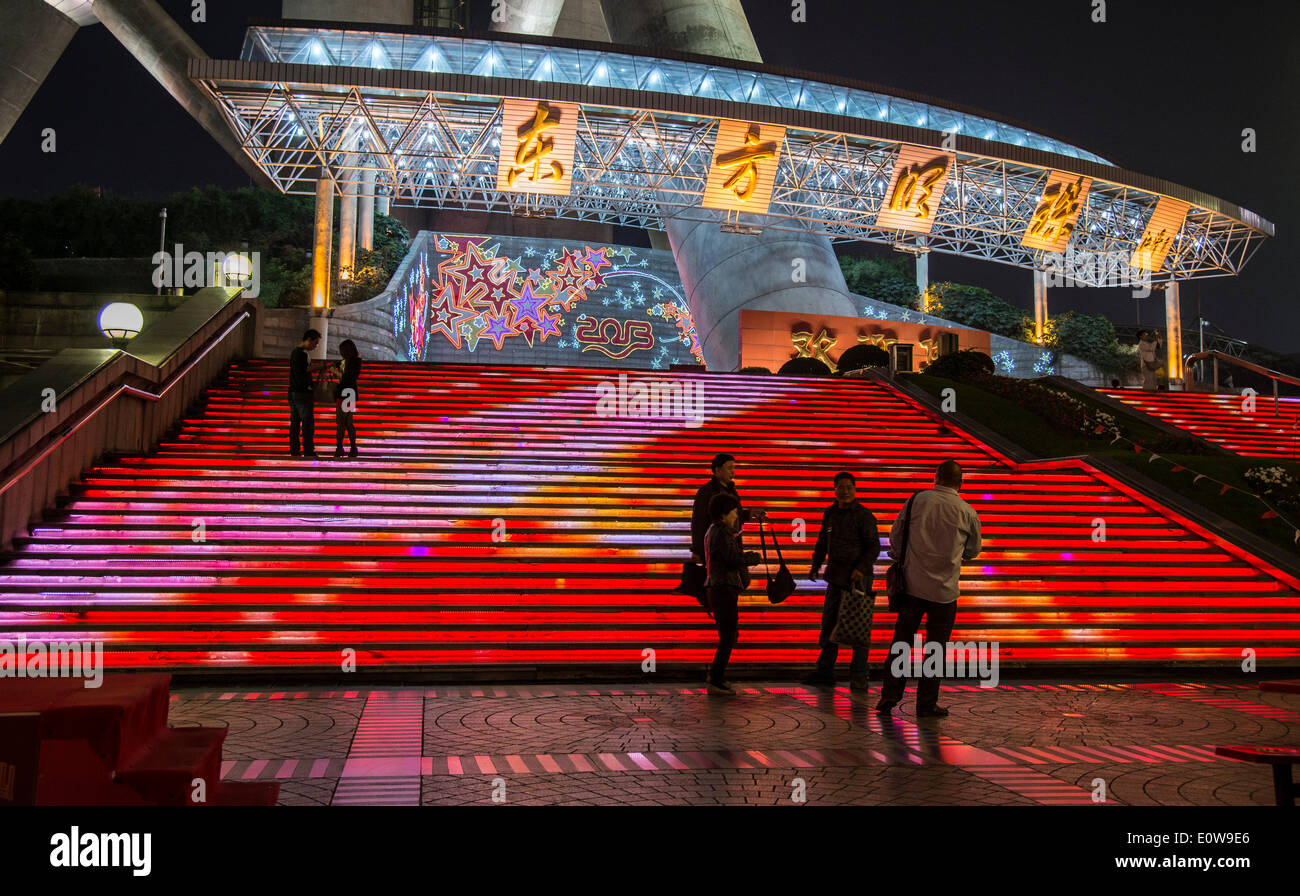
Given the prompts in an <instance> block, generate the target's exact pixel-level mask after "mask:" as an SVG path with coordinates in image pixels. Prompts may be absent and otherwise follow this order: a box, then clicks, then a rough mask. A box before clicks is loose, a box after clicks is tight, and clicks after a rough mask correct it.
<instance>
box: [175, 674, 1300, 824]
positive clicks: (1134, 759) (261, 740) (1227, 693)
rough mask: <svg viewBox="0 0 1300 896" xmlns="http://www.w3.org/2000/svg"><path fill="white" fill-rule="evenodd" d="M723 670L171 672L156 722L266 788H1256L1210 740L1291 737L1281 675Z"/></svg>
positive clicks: (906, 799)
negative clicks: (962, 677) (308, 683)
mask: <svg viewBox="0 0 1300 896" xmlns="http://www.w3.org/2000/svg"><path fill="white" fill-rule="evenodd" d="M736 687H737V688H738V689H739V690H740V695H739V696H738V697H735V698H730V699H727V698H717V697H709V696H707V695H706V694H705V693H704V691H703V689H701V688H696V687H688V686H686V685H682V684H678V685H672V684H666V685H661V686H647V685H645V684H596V683H587V682H579V683H572V682H570V683H563V684H554V685H547V684H528V685H523V686H520V685H478V684H475V685H466V686H460V687H454V686H429V687H423V686H421V687H391V688H389V687H383V688H380V687H376V688H358V689H356V690H345V689H327V688H289V687H286V688H283V689H278V688H277V689H263V690H252V689H249V690H230V689H219V688H209V687H202V688H185V687H181V688H173V697H172V704H171V714H170V724H172V725H174V726H180V725H215V726H227V727H228V728H229V729H230V733H229V735H228V736H227V739H226V742H225V748H224V756H225V760H226V761H225V763H224V765H223V768H222V774H223V777H224V778H226V779H227V780H241V781H250V780H275V781H279V782H280V784H281V790H280V802H281V804H283V805H470V804H480V805H483V804H486V805H491V804H492V803H494V802H496V803H505V804H514V805H555V804H562V805H734V804H760V805H800V804H807V805H818V804H821V805H1080V806H1085V805H1086V806H1094V805H1101V804H1108V805H1146V806H1151V805H1164V806H1219V805H1234V806H1249V805H1259V806H1268V805H1272V804H1273V802H1274V795H1273V786H1272V778H1271V772H1270V770H1269V767H1268V766H1261V765H1254V764H1248V763H1243V762H1238V761H1235V760H1229V759H1225V758H1223V757H1219V756H1216V755H1215V754H1214V748H1215V746H1218V745H1224V744H1272V745H1279V744H1282V745H1292V746H1294V745H1297V744H1300V695H1294V694H1281V693H1271V692H1260V691H1259V690H1258V689H1257V688H1256V686H1255V685H1254V684H1253V683H1252V684H1243V683H1225V682H1214V681H1175V680H1173V679H1169V680H1166V681H1160V682H1136V681H1122V680H1119V681H1117V680H1105V679H1098V680H1095V681H1092V680H1079V679H1071V680H1046V679H1036V680H1025V681H1007V680H1004V682H1003V683H1002V684H1001V685H1000V686H998V687H996V688H980V687H976V686H973V685H972V686H945V687H944V692H943V694H942V696H941V703H942V704H944V705H946V706H948V707H949V708H950V709H951V713H952V714H951V715H950V716H949V717H948V718H946V719H928V718H927V719H920V720H918V719H917V718H916V715H915V694H914V693H913V692H912V691H911V690H909V692H908V695H907V698H906V699H905V701H904V702H903V704H901V705H900V706H899V707H897V708H896V709H895V710H894V713H893V715H892V716H889V717H882V716H878V715H876V713H875V712H874V711H873V709H874V706H875V703H876V700H877V698H878V686H875V683H873V687H872V689H871V691H870V693H868V694H866V695H859V694H855V693H852V692H850V691H849V690H848V689H847V688H846V687H840V688H836V689H830V688H812V687H806V686H801V685H792V684H789V683H780V682H766V683H760V682H754V683H741V682H737V683H736ZM1095 795H1096V796H1100V795H1104V797H1105V800H1104V802H1103V801H1099V800H1097V799H1095V798H1094V796H1095Z"/></svg>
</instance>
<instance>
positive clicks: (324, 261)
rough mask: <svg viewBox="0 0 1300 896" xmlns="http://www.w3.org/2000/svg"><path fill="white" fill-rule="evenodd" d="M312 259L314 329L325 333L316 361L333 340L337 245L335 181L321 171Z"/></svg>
mask: <svg viewBox="0 0 1300 896" xmlns="http://www.w3.org/2000/svg"><path fill="white" fill-rule="evenodd" d="M314 237H315V239H314V241H313V246H312V258H311V326H312V327H313V328H314V329H317V330H319V331H320V333H321V341H320V346H319V347H318V348H317V349H316V353H315V355H316V357H317V358H324V357H325V347H326V344H327V343H328V341H329V340H328V338H327V337H328V336H329V316H328V315H329V307H330V285H331V283H332V281H333V278H332V276H331V274H332V266H331V264H330V255H331V251H332V249H333V243H334V179H333V178H332V177H330V175H329V172H327V171H325V170H323V169H322V170H321V171H320V179H319V180H318V181H316V227H315V230H314Z"/></svg>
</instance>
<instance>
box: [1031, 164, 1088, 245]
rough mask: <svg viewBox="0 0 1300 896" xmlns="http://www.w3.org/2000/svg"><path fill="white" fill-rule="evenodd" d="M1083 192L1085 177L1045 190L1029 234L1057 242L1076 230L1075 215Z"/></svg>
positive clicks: (1049, 241) (1046, 240)
mask: <svg viewBox="0 0 1300 896" xmlns="http://www.w3.org/2000/svg"><path fill="white" fill-rule="evenodd" d="M1082 192H1083V178H1082V177H1081V178H1079V179H1078V180H1076V181H1075V182H1074V183H1072V184H1053V185H1052V186H1050V187H1048V188H1047V189H1046V190H1044V191H1043V200H1042V202H1040V203H1039V204H1038V208H1037V209H1036V210H1035V211H1034V217H1033V220H1031V221H1030V222H1029V235H1030V236H1032V237H1037V238H1038V239H1041V240H1043V241H1044V242H1048V243H1055V242H1056V241H1057V240H1058V239H1060V238H1061V236H1063V235H1069V234H1070V233H1073V232H1074V216H1075V215H1076V214H1077V213H1078V211H1079V195H1080V194H1081V193H1082Z"/></svg>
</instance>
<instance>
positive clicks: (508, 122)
mask: <svg viewBox="0 0 1300 896" xmlns="http://www.w3.org/2000/svg"><path fill="white" fill-rule="evenodd" d="M577 145H578V107H577V106H575V105H570V104H567V103H548V102H540V103H539V102H538V101H537V100H518V99H508V100H505V114H504V116H503V118H502V122H501V156H500V158H499V160H498V163H497V189H498V190H501V191H503V192H507V193H544V194H546V195H549V196H568V195H569V193H570V191H571V190H572V188H573V155H574V151H575V150H576V148H577Z"/></svg>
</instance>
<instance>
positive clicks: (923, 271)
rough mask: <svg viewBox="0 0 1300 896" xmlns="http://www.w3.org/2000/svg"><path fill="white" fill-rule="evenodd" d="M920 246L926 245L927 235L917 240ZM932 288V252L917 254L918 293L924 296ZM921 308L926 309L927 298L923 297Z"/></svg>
mask: <svg viewBox="0 0 1300 896" xmlns="http://www.w3.org/2000/svg"><path fill="white" fill-rule="evenodd" d="M916 244H917V245H918V246H924V245H925V237H921V238H920V239H918V240H917V241H916ZM929 288H930V253H929V252H921V253H919V254H918V255H917V256H916V294H917V295H918V296H924V295H925V291H926V290H927V289H929ZM921 306H922V308H921V310H923V311H924V310H925V299H924V298H922V299H921Z"/></svg>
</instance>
